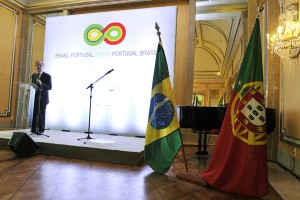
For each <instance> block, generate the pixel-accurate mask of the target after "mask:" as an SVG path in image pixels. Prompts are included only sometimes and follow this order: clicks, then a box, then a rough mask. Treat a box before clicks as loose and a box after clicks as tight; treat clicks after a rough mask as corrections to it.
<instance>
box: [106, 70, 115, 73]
mask: <svg viewBox="0 0 300 200" xmlns="http://www.w3.org/2000/svg"><path fill="white" fill-rule="evenodd" d="M112 71H114V69H111V70H109V71H108V72H106V74H109V73H110V72H112Z"/></svg>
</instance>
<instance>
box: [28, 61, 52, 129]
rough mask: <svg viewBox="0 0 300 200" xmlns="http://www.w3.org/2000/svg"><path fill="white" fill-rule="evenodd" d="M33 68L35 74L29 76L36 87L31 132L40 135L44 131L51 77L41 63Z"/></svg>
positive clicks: (38, 62)
mask: <svg viewBox="0 0 300 200" xmlns="http://www.w3.org/2000/svg"><path fill="white" fill-rule="evenodd" d="M35 66H36V69H37V72H35V73H34V74H32V76H31V77H32V83H33V84H34V85H35V86H36V87H35V97H34V108H33V118H32V125H31V132H32V133H36V134H42V133H43V132H44V131H45V115H46V106H47V104H48V103H49V94H48V91H49V90H51V89H52V82H51V76H50V75H49V74H47V73H46V72H44V71H43V68H44V62H43V61H40V60H38V61H36V63H35Z"/></svg>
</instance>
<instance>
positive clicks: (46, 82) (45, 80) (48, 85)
mask: <svg viewBox="0 0 300 200" xmlns="http://www.w3.org/2000/svg"><path fill="white" fill-rule="evenodd" d="M40 80H41V81H42V87H41V88H42V92H41V102H40V103H41V105H47V104H48V103H49V92H48V91H49V90H51V89H52V81H51V76H50V75H49V74H47V73H46V72H43V73H42V75H41V77H40ZM35 100H38V95H35Z"/></svg>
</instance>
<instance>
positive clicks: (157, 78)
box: [144, 43, 182, 174]
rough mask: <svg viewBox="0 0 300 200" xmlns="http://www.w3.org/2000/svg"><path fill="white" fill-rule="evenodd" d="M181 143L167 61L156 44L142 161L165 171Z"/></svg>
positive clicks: (157, 170) (161, 48)
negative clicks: (143, 158)
mask: <svg viewBox="0 0 300 200" xmlns="http://www.w3.org/2000/svg"><path fill="white" fill-rule="evenodd" d="M181 145H182V140H181V132H180V126H179V123H178V118H177V111H176V104H175V101H174V96H173V91H172V87H171V82H170V77H169V70H168V64H167V60H166V56H165V52H164V49H163V47H162V45H161V43H159V44H158V47H157V54H156V61H155V69H154V74H153V82H152V93H151V101H150V109H149V117H148V124H147V130H146V137H145V149H144V156H145V162H146V163H147V164H148V165H149V166H150V167H151V168H152V169H153V170H154V171H155V172H158V173H161V174H165V173H166V172H167V171H168V170H169V168H170V167H171V165H172V163H173V160H174V158H175V157H176V155H177V153H178V151H179V149H180V148H181Z"/></svg>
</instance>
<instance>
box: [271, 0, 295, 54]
mask: <svg viewBox="0 0 300 200" xmlns="http://www.w3.org/2000/svg"><path fill="white" fill-rule="evenodd" d="M278 1H279V4H280V15H279V17H278V20H279V26H278V28H277V33H276V34H274V35H273V36H272V37H269V34H267V41H268V46H267V47H268V49H271V50H272V53H274V52H275V53H276V54H278V55H279V56H280V57H281V58H283V59H286V58H296V57H298V55H299V52H300V24H299V18H298V17H299V15H298V10H299V8H298V4H299V2H298V0H288V2H287V3H285V0H278Z"/></svg>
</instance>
